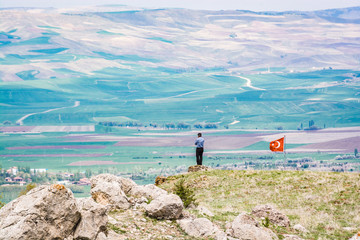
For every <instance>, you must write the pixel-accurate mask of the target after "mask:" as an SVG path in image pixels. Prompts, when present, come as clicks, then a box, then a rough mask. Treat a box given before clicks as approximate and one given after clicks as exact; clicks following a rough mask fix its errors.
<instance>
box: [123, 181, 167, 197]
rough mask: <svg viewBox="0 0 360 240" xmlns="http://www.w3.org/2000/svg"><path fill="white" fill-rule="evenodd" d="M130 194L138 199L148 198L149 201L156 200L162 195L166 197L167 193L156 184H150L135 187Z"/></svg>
mask: <svg viewBox="0 0 360 240" xmlns="http://www.w3.org/2000/svg"><path fill="white" fill-rule="evenodd" d="M128 194H129V195H130V196H133V197H136V198H141V197H146V198H148V199H149V198H151V199H155V198H157V197H159V196H160V195H166V194H167V192H166V191H165V190H164V189H161V188H159V187H157V186H155V185H154V184H148V185H145V186H139V185H137V186H134V187H133V188H132V189H131V191H129V193H128Z"/></svg>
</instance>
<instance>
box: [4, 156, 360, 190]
mask: <svg viewBox="0 0 360 240" xmlns="http://www.w3.org/2000/svg"><path fill="white" fill-rule="evenodd" d="M191 157H193V156H178V158H191ZM174 158H176V157H174ZM359 158H360V157H359V156H358V155H356V156H355V155H352V154H347V155H338V156H336V157H335V158H334V159H332V160H320V161H319V160H314V159H312V158H311V157H303V158H287V159H286V160H285V159H284V160H275V159H273V157H272V156H253V157H249V156H247V157H241V156H235V155H233V156H218V155H214V156H212V155H208V156H207V157H206V159H205V165H208V166H209V167H211V168H213V169H222V170H285V171H286V170H292V171H305V170H311V171H328V172H330V171H332V172H358V171H360V162H359V161H358V159H359ZM206 161H207V162H208V164H206ZM229 162H230V163H229ZM159 165H160V164H159ZM186 171H187V167H186V166H185V165H183V166H176V167H170V166H162V167H159V168H152V167H149V168H148V169H146V170H140V171H139V169H137V171H134V172H121V171H118V170H116V168H111V167H109V168H105V169H98V170H97V171H95V170H91V169H86V170H84V171H78V170H76V172H71V170H69V171H67V172H57V173H55V172H51V171H48V170H47V169H43V168H41V169H31V168H30V167H20V166H19V167H16V166H13V167H10V168H8V169H1V168H0V187H6V186H14V185H18V186H25V185H27V184H29V183H37V184H51V183H57V184H63V185H76V186H88V185H90V180H89V179H90V178H91V176H93V175H97V174H100V173H112V174H116V175H119V176H123V177H127V178H131V179H133V180H135V181H137V180H138V181H145V182H153V180H154V179H155V178H156V177H157V176H160V175H162V176H170V175H174V174H180V173H184V172H186Z"/></svg>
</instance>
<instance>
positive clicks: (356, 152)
mask: <svg viewBox="0 0 360 240" xmlns="http://www.w3.org/2000/svg"><path fill="white" fill-rule="evenodd" d="M358 153H359V152H358V149H357V148H355V149H354V156H355V157H357V155H358Z"/></svg>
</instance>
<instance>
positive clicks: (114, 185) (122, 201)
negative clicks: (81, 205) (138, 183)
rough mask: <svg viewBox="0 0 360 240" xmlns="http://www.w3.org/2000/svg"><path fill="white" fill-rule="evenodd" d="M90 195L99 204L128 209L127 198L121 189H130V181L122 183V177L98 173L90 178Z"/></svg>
mask: <svg viewBox="0 0 360 240" xmlns="http://www.w3.org/2000/svg"><path fill="white" fill-rule="evenodd" d="M90 182H91V191H90V193H91V196H92V198H93V199H94V200H95V201H96V202H97V203H99V204H102V205H107V206H109V207H110V208H115V209H128V208H129V207H130V203H129V200H128V198H127V196H126V194H125V192H124V190H123V189H126V190H128V191H130V190H131V188H132V186H131V187H130V185H131V183H130V182H127V183H128V185H126V184H124V183H123V182H125V181H123V178H120V177H117V176H114V175H111V174H100V175H97V176H95V177H92V178H91V179H90Z"/></svg>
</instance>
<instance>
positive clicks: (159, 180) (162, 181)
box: [155, 176, 166, 186]
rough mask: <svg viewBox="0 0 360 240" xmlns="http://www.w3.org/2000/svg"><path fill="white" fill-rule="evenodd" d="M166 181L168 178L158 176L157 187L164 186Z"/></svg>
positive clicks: (156, 179)
mask: <svg viewBox="0 0 360 240" xmlns="http://www.w3.org/2000/svg"><path fill="white" fill-rule="evenodd" d="M165 181H166V177H164V176H157V177H156V178H155V185H156V186H159V185H160V184H163V183H164V182H165Z"/></svg>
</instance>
